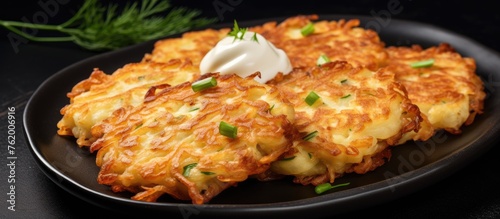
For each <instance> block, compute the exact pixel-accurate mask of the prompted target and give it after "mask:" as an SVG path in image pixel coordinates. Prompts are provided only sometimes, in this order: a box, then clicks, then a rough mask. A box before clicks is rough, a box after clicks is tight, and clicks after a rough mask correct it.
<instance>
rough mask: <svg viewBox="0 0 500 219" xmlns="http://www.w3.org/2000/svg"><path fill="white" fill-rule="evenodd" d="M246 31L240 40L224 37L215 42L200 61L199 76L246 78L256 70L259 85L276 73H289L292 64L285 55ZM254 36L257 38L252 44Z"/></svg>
mask: <svg viewBox="0 0 500 219" xmlns="http://www.w3.org/2000/svg"><path fill="white" fill-rule="evenodd" d="M254 34H255V33H254V32H250V31H247V32H245V35H244V36H243V39H235V37H234V36H227V37H225V38H224V39H222V40H221V41H219V42H218V43H217V45H216V46H215V47H214V48H213V49H212V50H210V51H209V52H208V53H207V54H206V55H205V57H203V59H202V60H201V63H200V71H201V73H208V72H219V73H220V74H237V75H239V76H240V77H246V76H249V75H251V74H253V73H255V72H257V71H259V72H260V75H261V77H260V78H259V77H255V80H256V81H258V82H260V83H266V82H267V81H269V80H271V79H272V78H274V77H275V76H276V75H277V74H278V72H281V73H283V74H288V73H290V71H292V65H291V64H290V60H289V59H288V56H287V55H286V53H285V52H284V51H283V50H281V49H278V48H276V47H275V46H274V45H273V44H272V43H271V42H269V41H267V40H266V39H265V38H264V37H263V36H261V35H260V34H255V35H254ZM254 36H255V37H256V38H257V41H255V39H252V38H254Z"/></svg>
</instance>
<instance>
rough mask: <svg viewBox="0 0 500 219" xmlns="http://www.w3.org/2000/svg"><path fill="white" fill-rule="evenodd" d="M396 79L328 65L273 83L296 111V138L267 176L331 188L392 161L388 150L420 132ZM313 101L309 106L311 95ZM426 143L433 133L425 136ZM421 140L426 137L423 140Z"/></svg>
mask: <svg viewBox="0 0 500 219" xmlns="http://www.w3.org/2000/svg"><path fill="white" fill-rule="evenodd" d="M394 77H395V76H394V74H392V73H389V72H387V71H385V72H382V71H378V72H373V71H371V70H369V69H367V68H361V67H353V66H351V65H350V64H348V63H347V62H331V63H327V64H324V65H322V66H321V67H314V68H302V69H301V68H297V69H295V70H294V71H293V72H291V73H290V74H289V75H285V76H283V77H281V78H276V79H275V80H274V81H271V82H270V83H271V84H275V85H276V86H277V87H278V88H279V89H280V90H282V91H283V92H284V93H285V96H286V98H287V99H289V100H290V101H291V102H292V103H293V105H294V109H295V123H294V126H295V127H296V128H297V129H298V132H299V133H300V138H299V139H296V140H295V142H294V147H293V149H292V150H290V151H289V152H287V153H286V154H285V155H284V156H283V157H282V159H281V160H279V161H277V162H274V163H273V165H272V168H271V170H272V171H274V172H275V173H278V174H283V175H292V176H294V177H295V179H294V181H295V182H297V183H301V184H313V185H318V184H321V183H325V182H330V183H333V181H334V180H335V178H337V177H340V176H342V175H343V174H344V173H350V172H356V173H359V174H363V173H366V172H368V171H370V170H373V169H375V168H376V167H378V166H380V165H382V164H383V163H384V162H385V159H388V158H389V157H390V146H394V145H398V144H400V143H401V140H402V139H403V136H404V135H405V134H409V133H410V132H412V131H413V132H418V130H419V128H420V123H421V122H422V120H421V117H420V111H419V109H418V107H417V106H415V105H414V104H412V103H411V101H410V100H409V99H408V97H407V94H406V90H405V88H404V87H403V86H402V85H401V84H399V83H398V82H396V80H395V78H394ZM312 92H314V93H315V94H317V100H316V101H314V103H311V101H310V99H309V100H308V98H310V96H311V93H312ZM427 134H428V135H429V136H427V138H428V137H430V135H431V134H432V133H427ZM424 138H425V137H424Z"/></svg>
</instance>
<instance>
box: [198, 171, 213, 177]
mask: <svg viewBox="0 0 500 219" xmlns="http://www.w3.org/2000/svg"><path fill="white" fill-rule="evenodd" d="M201 173H203V174H204V175H207V176H208V175H214V174H215V173H214V172H208V171H201Z"/></svg>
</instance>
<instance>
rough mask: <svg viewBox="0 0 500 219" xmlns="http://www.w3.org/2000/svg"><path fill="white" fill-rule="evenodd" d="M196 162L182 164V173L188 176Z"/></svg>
mask: <svg viewBox="0 0 500 219" xmlns="http://www.w3.org/2000/svg"><path fill="white" fill-rule="evenodd" d="M197 164H198V163H191V164H188V165H186V166H184V168H183V171H182V175H183V176H185V177H188V176H189V173H190V172H191V169H193V168H194V167H195V166H196V165H197Z"/></svg>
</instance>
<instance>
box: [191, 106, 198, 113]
mask: <svg viewBox="0 0 500 219" xmlns="http://www.w3.org/2000/svg"><path fill="white" fill-rule="evenodd" d="M199 109H200V107H195V108H192V109H190V110H189V112H193V111H196V110H199Z"/></svg>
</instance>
